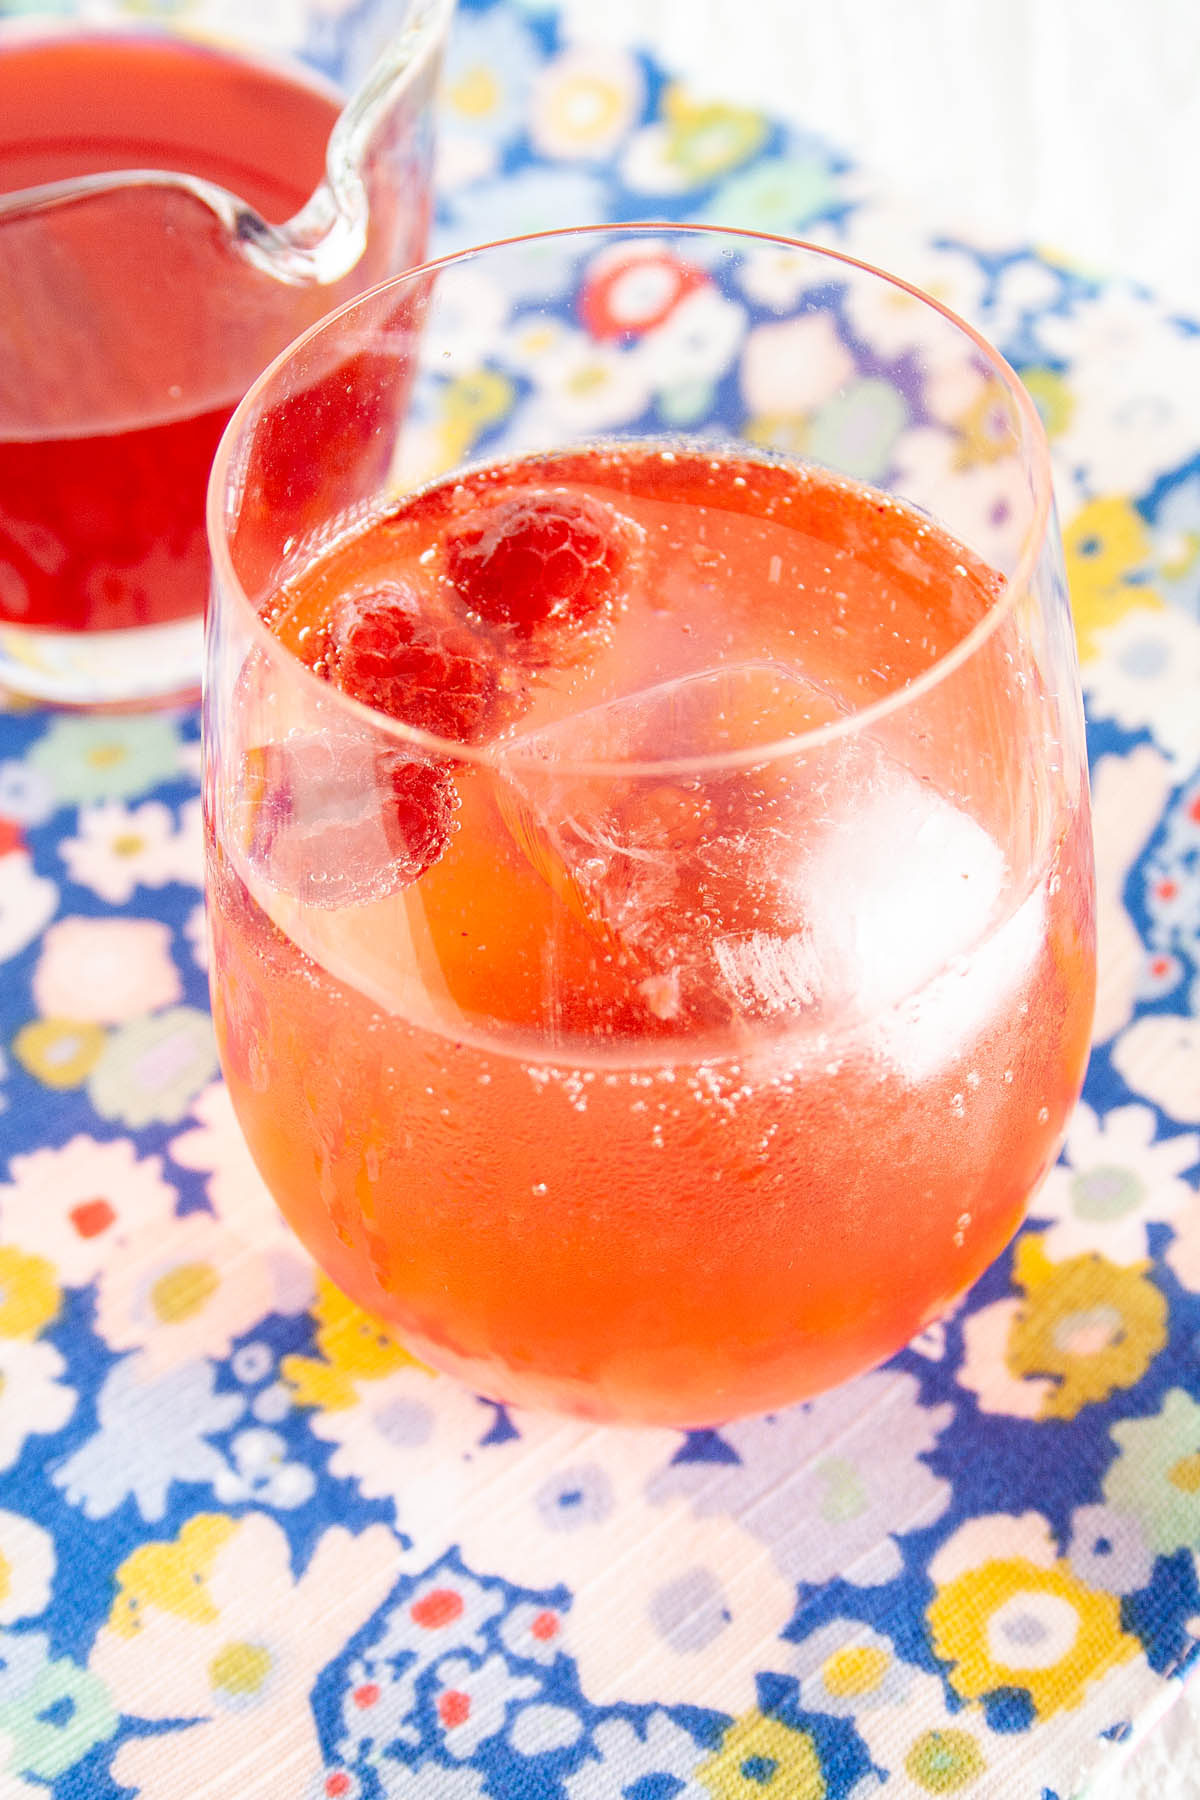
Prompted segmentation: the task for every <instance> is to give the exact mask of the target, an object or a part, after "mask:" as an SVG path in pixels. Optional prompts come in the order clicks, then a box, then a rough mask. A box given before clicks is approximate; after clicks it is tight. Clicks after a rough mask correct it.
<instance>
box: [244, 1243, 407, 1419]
mask: <svg viewBox="0 0 1200 1800" xmlns="http://www.w3.org/2000/svg"><path fill="white" fill-rule="evenodd" d="M313 1311H314V1314H315V1316H316V1320H317V1349H318V1350H319V1351H320V1352H321V1354H320V1356H319V1357H315V1356H285V1357H284V1358H283V1360H282V1362H281V1363H280V1365H279V1367H280V1373H281V1374H282V1376H283V1379H284V1381H285V1382H286V1383H287V1385H288V1387H290V1388H291V1390H292V1393H293V1394H294V1396H295V1398H296V1402H297V1404H298V1405H299V1406H322V1407H324V1408H325V1409H326V1411H337V1410H339V1409H340V1408H342V1407H345V1406H354V1405H355V1404H356V1403H357V1401H358V1389H357V1387H356V1386H355V1383H356V1382H357V1381H378V1380H379V1379H380V1378H381V1376H384V1375H390V1374H391V1373H392V1371H393V1369H401V1368H403V1367H405V1365H406V1364H407V1365H411V1366H412V1367H414V1368H418V1369H423V1368H424V1364H423V1363H420V1362H418V1360H417V1358H416V1357H415V1356H410V1355H409V1353H408V1351H407V1350H406V1349H405V1348H404V1346H403V1345H402V1344H401V1343H400V1342H399V1341H398V1339H397V1338H396V1336H395V1334H394V1332H393V1331H392V1328H391V1326H390V1325H387V1324H385V1323H384V1321H383V1320H382V1319H376V1318H373V1317H372V1316H371V1314H370V1313H365V1312H363V1310H362V1308H361V1307H358V1306H355V1304H354V1302H353V1301H352V1300H347V1298H346V1296H345V1295H344V1294H343V1293H341V1292H340V1291H339V1290H338V1289H337V1288H336V1287H334V1285H333V1283H332V1281H329V1280H327V1279H326V1278H325V1277H324V1276H322V1277H321V1278H320V1281H319V1284H318V1290H317V1301H316V1305H315V1307H314V1308H313ZM426 1372H427V1373H428V1374H430V1375H432V1373H433V1371H432V1370H428V1371H426Z"/></svg>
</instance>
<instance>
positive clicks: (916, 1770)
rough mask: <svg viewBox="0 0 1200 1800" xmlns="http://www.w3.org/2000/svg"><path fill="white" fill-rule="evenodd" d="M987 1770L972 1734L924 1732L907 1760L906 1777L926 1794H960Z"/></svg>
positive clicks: (964, 1732)
mask: <svg viewBox="0 0 1200 1800" xmlns="http://www.w3.org/2000/svg"><path fill="white" fill-rule="evenodd" d="M986 1766H987V1765H986V1764H985V1762H984V1760H983V1755H982V1752H981V1751H980V1748H979V1745H978V1744H977V1743H976V1741H975V1739H974V1738H973V1737H972V1736H971V1734H970V1732H969V1731H955V1730H950V1731H923V1732H922V1733H921V1735H920V1737H919V1738H918V1739H917V1741H916V1743H915V1744H914V1745H913V1746H912V1749H911V1750H910V1751H909V1753H908V1755H907V1756H906V1757H905V1759H904V1770H905V1773H906V1774H907V1775H908V1777H909V1779H910V1780H911V1781H912V1782H914V1783H915V1785H916V1786H917V1787H919V1788H920V1789H921V1791H922V1793H926V1794H958V1793H961V1792H962V1790H963V1789H964V1788H969V1787H971V1785H972V1784H973V1783H974V1782H975V1781H977V1780H978V1779H979V1777H980V1776H981V1775H982V1774H983V1773H984V1770H985V1768H986Z"/></svg>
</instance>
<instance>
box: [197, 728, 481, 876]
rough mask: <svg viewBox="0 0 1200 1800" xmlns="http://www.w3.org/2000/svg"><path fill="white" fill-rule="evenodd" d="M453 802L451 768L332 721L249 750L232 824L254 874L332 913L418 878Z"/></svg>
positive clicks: (445, 832) (440, 839) (439, 845)
mask: <svg viewBox="0 0 1200 1800" xmlns="http://www.w3.org/2000/svg"><path fill="white" fill-rule="evenodd" d="M454 806H455V795H454V789H453V784H452V782H451V779H450V776H449V773H448V772H447V770H446V768H445V767H444V766H443V765H441V764H438V763H435V762H432V761H425V760H422V759H420V758H419V757H416V756H414V755H409V754H405V753H401V752H397V751H394V750H390V749H383V748H380V746H379V744H378V742H377V741H376V740H374V739H372V738H370V737H368V736H367V735H365V734H359V733H355V732H354V731H353V730H352V729H348V728H340V729H339V727H337V726H336V725H332V724H331V725H330V726H329V727H327V728H326V729H324V730H322V731H319V732H314V731H306V732H293V733H290V734H289V735H287V736H285V737H283V738H281V739H279V740H278V741H275V742H268V743H264V744H261V745H258V746H255V747H254V748H252V749H249V750H247V751H245V752H244V753H243V756H242V761H241V769H240V781H239V783H238V788H237V792H236V795H235V797H234V800H233V807H232V823H233V833H234V840H235V843H236V844H237V846H238V847H239V848H240V850H241V852H242V853H243V855H244V857H245V859H246V861H247V863H248V864H249V868H250V871H251V872H252V875H253V876H257V877H258V878H260V879H261V880H262V881H265V882H266V884H267V885H268V887H270V888H272V889H275V890H277V891H279V892H282V893H285V894H287V895H289V896H290V897H292V898H293V899H295V900H298V901H300V902H301V904H302V905H304V906H311V907H317V908H321V909H331V908H336V907H345V906H360V905H365V904H367V903H368V902H370V901H373V900H378V899H380V898H382V897H383V896H384V895H385V894H389V893H394V892H396V891H397V890H398V889H400V888H402V887H406V886H407V885H408V884H409V883H410V882H412V881H415V880H416V879H417V877H418V876H419V875H421V874H422V873H423V872H424V870H425V869H427V868H428V867H429V865H430V864H431V863H432V862H433V861H434V860H435V859H436V858H437V857H438V856H440V855H441V853H442V851H443V850H444V848H445V845H446V842H447V839H448V836H449V832H450V828H451V819H452V815H453V811H454Z"/></svg>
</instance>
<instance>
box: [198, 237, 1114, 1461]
mask: <svg viewBox="0 0 1200 1800" xmlns="http://www.w3.org/2000/svg"><path fill="white" fill-rule="evenodd" d="M904 312H906V313H907V316H908V319H909V325H910V328H909V329H908V330H907V331H905V332H902V333H899V334H897V332H896V320H897V318H898V317H899V316H900V315H901V313H904ZM898 336H899V337H902V338H903V340H904V347H903V348H902V349H900V350H897V349H896V348H895V345H896V342H897V337H898ZM331 396H338V399H337V403H336V404H333V403H332V402H331ZM209 527H210V536H211V544H212V551H213V559H214V568H215V591H214V597H213V602H212V607H211V613H210V622H209V635H208V664H207V684H206V702H205V727H206V752H205V755H206V803H207V818H208V838H209V901H210V908H211V917H212V928H213V934H214V955H213V965H212V966H213V998H214V1006H215V1012H216V1022H217V1031H218V1036H219V1040H220V1049H221V1057H222V1061H223V1065H224V1069H225V1074H226V1079H227V1081H228V1083H229V1088H230V1091H231V1094H232V1097H233V1102H234V1105H235V1107H236V1110H237V1114H238V1117H239V1119H240V1121H241V1124H242V1127H243V1129H244V1131H245V1133H246V1137H247V1139H248V1142H249V1145H250V1148H251V1150H252V1152H253V1155H254V1157H255V1160H256V1161H257V1163H258V1166H259V1168H260V1169H261V1171H262V1173H263V1175H264V1177H265V1178H266V1181H267V1183H268V1184H269V1186H270V1187H271V1189H272V1191H273V1192H274V1194H275V1195H276V1197H277V1199H278V1202H279V1204H280V1206H281V1207H282V1209H283V1211H284V1212H285V1214H286V1215H287V1217H288V1218H289V1220H290V1221H291V1222H292V1224H293V1225H294V1227H295V1229H296V1231H297V1232H298V1233H299V1235H300V1237H301V1238H302V1239H303V1240H304V1242H305V1243H306V1244H307V1245H308V1247H309V1248H310V1250H311V1251H312V1253H313V1255H314V1256H315V1257H316V1259H317V1260H318V1262H319V1263H320V1264H321V1265H322V1266H323V1267H324V1268H325V1269H326V1270H327V1271H328V1273H329V1274H330V1276H331V1277H332V1278H333V1280H334V1281H335V1282H337V1283H338V1284H339V1286H340V1287H342V1288H343V1289H344V1290H345V1291H346V1292H347V1293H348V1294H350V1295H351V1296H352V1297H353V1298H354V1299H355V1300H356V1301H358V1302H360V1303H361V1304H362V1305H363V1306H364V1307H366V1308H368V1309H370V1310H371V1311H373V1312H375V1313H378V1314H380V1315H382V1316H384V1317H385V1318H387V1319H388V1320H390V1321H393V1322H395V1324H396V1325H397V1326H398V1327H399V1329H400V1331H401V1333H402V1335H403V1336H404V1337H405V1340H406V1341H407V1342H408V1343H409V1344H410V1345H411V1347H412V1349H413V1350H414V1352H415V1353H416V1354H418V1355H419V1356H421V1357H423V1358H426V1359H427V1360H428V1361H429V1362H431V1363H433V1364H435V1365H437V1366H440V1367H442V1368H444V1369H446V1370H449V1371H452V1372H454V1373H455V1374H457V1375H458V1376H460V1377H461V1378H462V1379H463V1380H465V1381H466V1382H468V1383H470V1384H472V1385H473V1386H474V1387H475V1388H476V1389H477V1390H479V1391H481V1392H483V1393H485V1394H487V1395H489V1396H491V1397H493V1398H497V1399H503V1400H508V1401H516V1402H519V1403H531V1404H536V1405H546V1406H549V1407H552V1408H559V1409H564V1410H567V1411H570V1412H574V1413H576V1414H580V1415H583V1416H587V1417H591V1418H596V1419H621V1420H642V1421H653V1422H657V1423H662V1424H666V1423H669V1424H672V1425H692V1426H696V1425H702V1424H706V1423H712V1422H714V1421H718V1420H721V1419H726V1418H729V1417H731V1416H734V1415H737V1414H741V1413H748V1412H753V1411H758V1410H764V1409H767V1408H772V1407H776V1406H778V1405H780V1404H781V1403H785V1402H788V1401H792V1400H796V1399H798V1398H801V1397H803V1396H805V1395H808V1394H812V1393H813V1392H815V1391H817V1390H820V1389H822V1388H825V1387H828V1386H830V1385H832V1384H833V1383H836V1382H838V1381H841V1380H843V1379H845V1378H846V1377H848V1376H850V1375H852V1374H854V1373H855V1372H857V1371H859V1370H862V1369H865V1368H867V1367H869V1366H870V1365H872V1364H875V1363H877V1362H879V1361H880V1360H882V1359H883V1358H884V1357H886V1356H887V1355H888V1354H889V1353H891V1352H892V1351H893V1350H895V1349H896V1348H897V1347H899V1346H900V1345H902V1344H903V1343H904V1342H905V1341H906V1340H907V1339H908V1338H909V1337H910V1336H911V1335H912V1334H913V1333H914V1332H916V1331H917V1330H918V1329H919V1328H920V1327H921V1326H923V1325H924V1324H925V1323H926V1322H927V1321H928V1320H930V1319H931V1318H932V1317H933V1316H935V1315H936V1314H937V1313H938V1312H939V1310H941V1309H944V1308H945V1307H946V1306H947V1305H948V1304H949V1303H950V1302H951V1301H952V1300H953V1299H954V1297H955V1296H956V1295H958V1294H959V1293H961V1292H962V1290H963V1289H965V1288H966V1287H967V1285H968V1284H969V1283H970V1282H971V1281H973V1280H974V1279H975V1277H976V1276H977V1275H978V1274H979V1273H980V1271H981V1270H982V1269H983V1268H984V1267H985V1266H986V1265H987V1264H988V1263H989V1262H990V1261H991V1260H992V1259H993V1258H994V1257H995V1256H996V1255H997V1253H998V1252H999V1251H1000V1249H1001V1248H1002V1247H1003V1245H1004V1244H1005V1243H1006V1242H1007V1240H1008V1239H1009V1238H1010V1237H1011V1235H1012V1234H1013V1232H1014V1231H1015V1229H1016V1228H1017V1226H1018V1224H1019V1222H1020V1220H1021V1218H1022V1216H1023V1214H1024V1212H1025V1209H1026V1206H1027V1204H1028V1201H1029V1197H1030V1195H1031V1194H1032V1192H1033V1191H1034V1190H1035V1189H1036V1187H1037V1185H1038V1183H1039V1181H1040V1180H1041V1179H1042V1176H1043V1175H1044V1173H1045V1171H1046V1169H1047V1167H1048V1166H1049V1165H1050V1163H1051V1162H1052V1160H1053V1158H1054V1156H1055V1154H1056V1151H1057V1147H1058V1145H1059V1142H1060V1140H1061V1137H1062V1133H1063V1131H1064V1127H1065V1122H1066V1120H1067V1117H1068V1114H1069V1112H1070V1110H1071V1107H1072V1106H1073V1104H1074V1102H1075V1100H1076V1097H1077V1095H1078V1092H1079V1087H1080V1083H1081V1080H1082V1074H1083V1068H1084V1063H1085V1060H1086V1055H1087V1048H1088V1039H1089V1029H1090V1024H1091V1016H1092V999H1093V986H1094V933H1093V897H1092V864H1091V842H1090V835H1089V813H1088V797H1087V777H1086V765H1085V756H1084V743H1083V732H1082V714H1081V707H1080V702H1079V691H1078V682H1077V675H1076V669H1075V663H1074V652H1073V640H1072V633H1071V627H1070V618H1069V611H1068V606H1067V599H1066V593H1065V588H1064V584H1063V578H1062V571H1061V560H1060V550H1059V543H1058V537H1057V531H1056V526H1055V522H1054V515H1053V506H1052V499H1051V491H1050V474H1049V463H1048V457H1047V450H1046V445H1045V441H1044V437H1043V434H1042V431H1041V428H1040V425H1039V422H1038V420H1037V417H1036V414H1035V413H1034V410H1033V408H1032V406H1031V404H1030V402H1029V400H1028V398H1027V396H1026V395H1025V393H1024V392H1023V390H1022V389H1021V387H1020V385H1019V383H1018V382H1017V380H1016V378H1015V377H1014V375H1013V374H1012V372H1011V370H1009V369H1008V368H1007V366H1006V365H1005V364H1004V363H1003V362H1002V361H1001V360H1000V358H999V357H998V356H997V355H996V354H995V353H994V352H993V351H992V350H990V349H989V348H988V347H987V345H986V344H984V343H983V342H982V341H981V340H980V339H979V338H978V336H976V334H975V333H974V332H973V331H971V330H970V329H969V328H968V327H967V326H965V325H964V324H962V323H961V322H960V321H958V320H956V319H955V318H953V317H952V316H951V315H950V314H948V313H946V312H945V311H944V310H942V309H941V308H940V307H938V306H937V305H936V304H934V302H932V301H930V300H927V299H925V298H923V297H922V296H921V295H919V294H917V293H916V292H915V291H914V290H912V289H910V288H907V287H905V286H904V285H903V284H902V283H900V282H897V281H894V280H892V279H890V278H889V277H887V276H885V275H882V274H879V273H878V272H876V271H874V270H871V269H869V268H866V267H864V266H861V265H859V264H856V263H853V262H850V261H848V260H846V259H844V258H842V257H839V256H837V255H833V254H830V253H828V252H824V251H819V250H816V249H814V248H812V247H809V246H806V245H803V244H797V243H793V242H785V241H781V240H773V239H767V238H763V237H759V236H755V235H753V234H749V233H738V232H732V231H719V230H704V229H695V230H693V229H674V228H667V227H661V226H642V227H631V226H620V227H614V228H611V229H603V230H599V229H598V230H579V231H574V232H563V233H555V234H551V235H548V236H541V237H537V238H531V239H527V240H523V241H515V242H511V243H501V244H495V245H491V246H489V247H486V248H483V249H479V250H473V251H469V252H467V253H465V254H462V255H459V256H456V257H452V258H449V259H447V260H445V261H442V262H438V263H433V264H431V265H429V266H428V267H426V268H424V269H422V270H419V271H416V272H414V273H412V274H409V275H407V276H404V277H401V278H400V279H398V280H396V281H394V282H391V283H389V284H388V285H386V286H384V287H382V288H380V289H377V290H376V291H374V292H372V293H371V294H369V295H367V296H366V297H365V298H362V299H360V300H358V301H356V302H354V303H352V304H351V305H349V306H347V307H345V308H344V309H343V310H341V311H340V312H339V313H337V314H336V315H334V316H333V317H331V318H330V319H328V320H326V321H325V322H324V323H322V324H320V325H319V326H317V327H316V328H315V329H314V330H312V331H311V332H309V333H308V334H307V335H306V336H305V337H303V338H301V339H300V340H299V341H298V343H296V344H295V345H294V346H293V347H292V348H291V350H289V351H288V352H287V353H286V354H285V355H284V356H283V357H281V358H280V360H279V361H277V362H276V363H275V364H274V366H273V367H272V368H271V369H270V371H269V372H268V373H267V374H266V375H265V376H264V377H263V378H262V379H261V380H260V381H259V382H258V384H257V386H256V387H255V388H254V389H253V390H252V392H251V393H250V394H249V396H248V397H247V398H246V400H245V401H244V402H243V404H242V405H241V406H240V408H239V409H238V411H237V413H236V415H235V417H234V419H233V421H232V423H231V425H230V427H229V430H228V432H227V434H226V436H225V438H224V440H223V443H222V446H221V449H220V452H219V454H218V456H217V460H216V464H215V468H214V474H213V480H212V486H211V489H210V513H209Z"/></svg>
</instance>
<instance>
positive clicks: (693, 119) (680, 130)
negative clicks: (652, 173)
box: [662, 84, 767, 187]
mask: <svg viewBox="0 0 1200 1800" xmlns="http://www.w3.org/2000/svg"><path fill="white" fill-rule="evenodd" d="M662 118H663V122H664V124H665V125H666V128H667V135H666V143H665V145H664V150H663V154H664V158H665V160H666V162H667V163H668V164H669V165H670V166H671V167H672V168H673V169H676V170H678V172H679V174H680V175H682V176H683V177H684V178H685V179H686V181H687V183H688V185H689V186H691V187H702V186H703V185H704V184H705V183H707V182H709V181H715V180H716V178H717V176H718V175H724V174H725V173H726V171H727V170H729V169H736V168H737V166H738V164H739V163H744V162H747V161H748V160H749V158H750V157H752V156H753V155H754V153H755V152H756V151H757V150H758V149H760V148H761V146H762V144H763V143H764V141H765V139H766V136H767V121H766V120H765V119H764V118H763V116H762V114H761V113H757V112H751V111H749V110H748V109H747V108H746V107H740V106H724V105H721V104H720V103H719V102H716V101H709V100H696V99H694V98H693V96H692V95H691V94H689V93H688V91H687V89H686V88H684V87H680V86H679V85H678V84H674V85H672V86H671V87H669V88H668V89H667V92H666V95H665V97H664V99H663V107H662Z"/></svg>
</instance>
